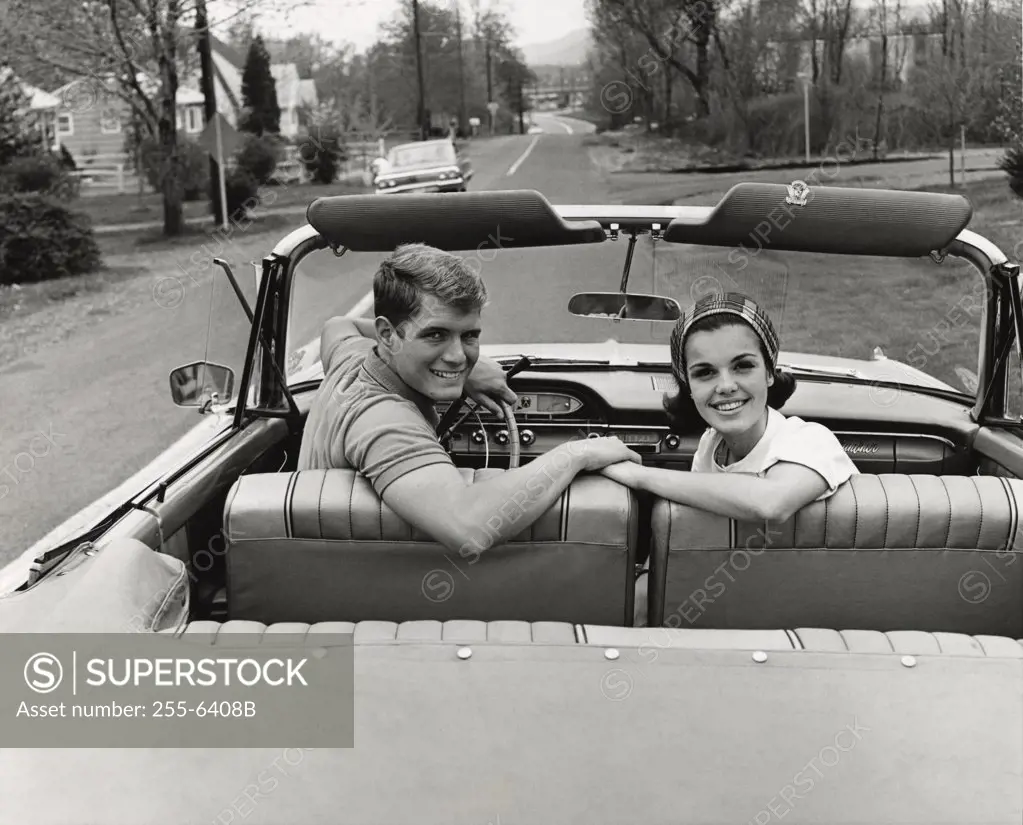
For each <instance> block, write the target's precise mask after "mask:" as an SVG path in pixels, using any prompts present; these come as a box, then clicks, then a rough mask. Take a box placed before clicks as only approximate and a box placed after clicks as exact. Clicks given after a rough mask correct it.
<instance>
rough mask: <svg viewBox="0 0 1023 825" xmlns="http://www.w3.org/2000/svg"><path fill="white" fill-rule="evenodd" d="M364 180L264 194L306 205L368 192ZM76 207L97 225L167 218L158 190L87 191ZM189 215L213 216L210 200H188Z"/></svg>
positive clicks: (277, 204) (278, 203) (280, 202)
mask: <svg viewBox="0 0 1023 825" xmlns="http://www.w3.org/2000/svg"><path fill="white" fill-rule="evenodd" d="M366 191H369V190H367V188H366V187H364V186H363V185H362V184H361V183H352V182H335V183H332V184H328V185H323V184H315V183H291V184H287V185H283V184H282V185H279V186H265V187H262V189H261V190H260V193H261V195H263V197H264V198H265V199H266V200H267V201H268V202H269V203H272V207H270V208H274V209H277V208H281V207H288V206H305V205H307V204H309V203H311V202H312V201H314V200H316V198H319V197H324V196H327V195H353V194H357V193H359V192H366ZM75 208H76V209H78V210H80V211H82V212H85V213H86V214H87V215H89V217H90V218H92V222H93V224H94V225H96V226H101V225H105V224H124V223H143V222H148V221H161V222H162V221H163V199H162V196H161V195H160V194H159V193H157V192H150V193H147V194H144V195H142V196H141V197H140V196H139V195H138V194H137V193H135V194H129V193H124V194H102V195H87V196H84V197H81V198H79V199H78V200H77V201H76V202H75ZM184 213H185V218H186V220H187V219H192V218H206V217H210V215H211V212H210V205H209V201H207V200H205V199H204V200H201V201H194V202H190V203H185V204H184Z"/></svg>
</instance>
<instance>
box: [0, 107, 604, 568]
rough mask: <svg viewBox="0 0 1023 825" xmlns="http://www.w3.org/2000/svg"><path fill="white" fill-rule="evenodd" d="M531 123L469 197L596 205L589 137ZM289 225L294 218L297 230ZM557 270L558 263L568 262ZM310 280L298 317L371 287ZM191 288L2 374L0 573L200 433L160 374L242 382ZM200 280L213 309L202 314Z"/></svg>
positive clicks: (229, 311)
mask: <svg viewBox="0 0 1023 825" xmlns="http://www.w3.org/2000/svg"><path fill="white" fill-rule="evenodd" d="M543 120H544V123H545V126H546V127H547V130H548V131H547V133H545V134H544V135H542V136H539V137H536V136H507V137H501V138H495V139H491V140H486V141H478V142H477V143H476V144H475V145H474V147H473V150H472V152H473V154H472V157H473V162H474V168H475V170H476V175H475V177H474V179H473V183H472V186H473V188H474V189H502V188H523V187H534V188H537V189H540V190H541V191H543V192H544V193H545V194H546V195H547V196H548V197H549V198H550V199H552V200H555V201H561V202H588V201H589V202H594V201H595V202H600V201H601V200H603V199H604V197H605V195H606V192H607V188H606V185H605V183H604V182H603V181H602V180H601V179H600V177H599V175H597V174H596V171H595V169H594V168H593V166H592V164H591V163H590V161H589V159H588V156H587V153H586V152H585V150H584V149H583V148H582V146H581V135H582V134H583V133H586V132H588V131H591V130H592V127H591V126H589V124H585V123H582V122H580V121H568V120H565V119H557V120H556V119H554V118H551V117H546V118H543ZM560 124H564V125H560ZM533 144H535V145H533ZM530 147H531V148H530ZM527 150H529V153H528V155H526V156H525V158H524V159H523V156H524V155H525V153H526V152H527ZM513 167H514V168H513ZM510 171H511V172H512V173H511V174H509V172H510ZM300 221H301V218H300V217H296V226H297V225H299V222H300ZM622 249H623V251H624V247H623V248H622ZM267 251H269V249H268V250H267ZM565 260H566V261H567V262H568V263H569V264H570V263H571V256H566V258H565ZM616 266H617V265H616ZM507 268H508V267H507V266H506V265H505V264H504V262H503V261H502V260H501V258H500V256H499V257H498V258H497V259H495V260H494V261H492V262H490V263H488V264H487V270H486V271H485V272H484V276H485V277H486V278H487V280H488V282H489V283H491V285H492V293H494V294H493V296H492V297H493V298H494V304H495V307H502V308H503V307H505V306H510V305H512V303H517V304H518V305H519V307H523V303H522V296H535V295H537V294H539V295H543V294H544V293H545V292H546V291H547V286H548V285H547V284H545V283H543V282H537V280H536V279H535V277H534V276H535V275H536V274H537V273H534V272H530V271H517V272H515V273H514V274H515V278H514V280H512V279H511V278H505V279H503V280H502V278H501V277H500V272H501V270H502V269H507ZM308 269H309V272H310V274H311V275H312V276H313V277H310V278H308V279H306V283H307V284H309V285H311V286H310V287H309V289H308V290H307V291H306V292H305V293H304V295H305V297H306V298H307V300H308V302H309V305H310V306H312V307H326V308H329V313H328V314H334V313H344V312H349V311H351V310H352V309H353V308H354V307H355V306H356V305H357V304H359V301H360V299H361V298H363V296H365V294H366V293H367V292H368V291H369V289H370V285H371V278H372V270H371V268H370V267H369V265H368V261H367V262H366V265H364V266H361V267H359V268H358V270H357V271H356V272H354V273H352V274H351V275H350V277H346V278H344V279H341V278H337V277H329V276H332V275H333V274H334V273H336V272H338V271H339V270H338V269H337V262H336V261H334V260H333V258H332V256H330V255H329V253H328V255H325V256H321V257H320V258H319V259H318V260H317V262H315V264H311V265H310V267H309V268H308ZM239 274H240V275H241V276H242V277H244V278H245V279H246V280H245V283H246V284H249V285H250V288H249V289H248V292H249V296H250V300H251V299H252V297H253V296H254V293H255V287H254V279H252V280H251V281H250V280H249V279H250V278H251V273H250V272H246V271H244V270H243V271H242V272H241V273H239ZM564 274H565V275H566V284H567V283H568V281H570V280H576V281H578V282H579V283H583V282H585V280H586V277H585V272H577V273H575V274H574V275H572V276H571V277H569V275H570V270H568V269H566V270H565V271H564ZM610 274H611V275H612V277H608V278H604V279H603V281H604V283H602V285H601V287H600V288H606V289H615V288H616V286H617V282H618V279H619V277H620V270H619V272H617V273H616V272H614V271H612V273H610ZM140 277H143V276H140ZM194 278H195V281H196V282H197V283H195V284H193V283H189V280H188V279H187V278H184V277H183V278H182V279H181V280H182V281H183V289H182V287H180V286H176V285H175V284H174V283H173V282H167V283H163V282H158V281H156V280H154V279H152V278H150V279H149V280H150V281H152V283H151V284H149V283H145V284H143V289H144V290H145V291H150V290H151V291H152V300H146V301H144V302H142V305H141V306H138V307H135V308H133V309H132V311H130V312H125V313H123V314H117V315H97V316H96V318H95V320H94V321H90V322H88V323H85V324H82V325H81V326H80V327H79V329H78V330H77V331H76V332H75V333H74V334H72V335H71V337H69V338H68V339H67V340H64V341H62V342H60V343H57V344H53V345H51V346H48V347H45V348H42V349H39V350H38V351H35V352H31V353H28V354H26V355H25V356H24V357H22V358H20V359H18V360H16V361H14V362H13V363H11V364H8V365H7V366H5V367H4V368H3V369H2V370H0V566H2V565H3V564H6V563H7V562H8V561H10V560H11V559H12V558H13V557H15V556H16V555H18V554H20V553H22V552H23V551H24V550H25V549H27V548H28V547H29V546H31V545H32V544H33V543H34V542H35V541H37V540H39V539H40V538H42V537H43V536H44V535H45V534H46V533H47V532H49V531H50V530H51V529H53V528H54V527H56V526H57V525H59V524H60V523H61V522H63V521H64V520H65V519H67V518H69V517H70V516H72V515H74V514H75V513H77V512H78V511H79V510H81V509H82V508H83V507H86V506H87V505H89V504H90V503H91V502H93V501H94V500H95V499H97V498H99V497H100V496H102V495H104V494H105V493H107V492H108V491H110V490H111V489H112V488H114V487H116V486H117V485H119V484H120V483H122V482H123V481H124V480H125V479H126V478H128V477H129V476H131V475H133V474H134V473H136V472H138V471H139V470H140V469H142V468H143V467H144V466H145V465H146V464H147V463H148V462H150V461H152V460H153V459H154V458H155V457H156V456H158V455H159V454H160V452H161V451H162V450H164V449H165V448H166V447H167V446H168V445H169V444H171V443H172V442H173V441H174V440H176V439H177V438H179V437H181V436H182V435H184V434H185V433H186V432H187V431H188V430H190V429H191V428H192V427H194V426H195V425H196V424H197V423H198V422H199V416H198V415H197V414H196V412H195V411H194V410H187V409H181V408H178V407H175V406H173V404H172V403H171V400H170V392H169V387H168V380H167V376H168V373H169V372H170V371H171V370H172V369H173V368H174V367H176V366H178V365H180V364H184V363H187V362H189V361H192V360H196V359H200V358H203V357H204V355H207V349H206V342H207V340H208V339H209V340H210V341H211V342H212V343H211V345H210V347H209V350H208V356H209V358H210V359H211V360H216V361H219V362H221V363H224V364H228V365H231V366H234V367H235V369H236V372H239V373H240V368H241V359H242V356H243V353H244V347H245V344H246V339H245V337H244V329H245V322H244V316H243V314H242V312H241V309H240V308H239V307H238V306H237V305H236V304H235V303H234V299H233V298H232V297H231V296H230V295H229V294H228V292H227V291H226V281H225V279H223V277H218V278H217V279H216V280H213V279H211V277H210V275H209V273H205V274H200V273H194ZM211 282H212V283H215V284H216V298H217V300H216V302H215V305H214V308H213V311H212V313H211V309H210V297H211V286H210V284H211ZM566 300H567V299H566ZM562 305H563V304H562ZM363 306H365V305H363ZM549 309H551V310H552V311H551V312H550V313H549V315H548V317H553V316H559V317H560V315H561V313H560V312H554V311H553V309H554V307H553V305H550V306H549ZM534 310H535V306H534V305H533V302H532V301H531V302H530V306H529V307H528V309H526V310H525V311H524V312H522V313H521V314H522V317H525V318H528V319H529V323H528V325H526V326H524V327H518V328H517V326H516V323H515V321H514V320H513V319H508V320H507V321H506V322H505V324H503V325H499V324H496V323H495V328H494V329H493V330H488V333H489V334H488V337H489V338H490V340H493V341H499V340H505V338H504V337H503V336H504V335H505V334H506V333H510V331H512V330H516V329H518V332H519V333H520V334H519V336H518V338H519V340H527V339H528V338H529V337H530V336H532V337H536V334H537V333H539V332H540V331H541V329H542V326H543V324H544V322H543V317H542V315H541V314H537V313H536V312H535V311H534ZM322 314H323V312H321V313H320V315H322ZM493 315H494V316H496V315H497V313H496V312H495V313H493ZM580 331H581V327H580V328H579V329H577V330H576V333H575V334H581V332H580ZM590 332H592V330H590ZM297 333H298V334H305V331H302V330H298V331H297ZM317 334H318V331H316V332H314V334H312V335H310V336H309V337H310V338H312V337H315V335H317ZM541 337H542V336H541ZM44 436H46V437H44Z"/></svg>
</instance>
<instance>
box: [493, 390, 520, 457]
mask: <svg viewBox="0 0 1023 825" xmlns="http://www.w3.org/2000/svg"><path fill="white" fill-rule="evenodd" d="M498 404H499V406H500V407H501V412H503V413H504V423H505V424H507V425H508V445H509V450H508V469H509V470H514V469H515V468H516V467H518V466H519V456H520V454H521V451H522V450H521V447H520V446H519V425H518V424H517V423H516V421H515V413H514V411H513V410H512V408H511V404H509V403H508V402H507V401H499V402H498Z"/></svg>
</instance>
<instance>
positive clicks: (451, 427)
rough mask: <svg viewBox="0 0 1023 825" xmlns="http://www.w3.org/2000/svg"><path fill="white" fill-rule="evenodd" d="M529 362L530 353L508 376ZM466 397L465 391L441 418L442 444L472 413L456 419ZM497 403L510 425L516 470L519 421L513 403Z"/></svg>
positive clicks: (511, 454) (510, 458)
mask: <svg viewBox="0 0 1023 825" xmlns="http://www.w3.org/2000/svg"><path fill="white" fill-rule="evenodd" d="M529 364H530V359H529V356H528V355H524V356H522V358H520V359H519V360H518V362H516V363H515V364H514V365H513V366H512V367H510V368H509V369H508V370H506V371H505V375H506V377H507V378H511V377H512V376H513V375H515V374H516V373H518V372H521V371H522V370H524V369H525V368H526V367H528V366H529ZM466 397H467V395H466V393H465V392H463V393H462V397H461V398H460V399H458V401H457V402H455V403H454V404H451V405H450V406H449V407H448V408H447V410H446V411H445V413H444V416H443V418H441V420H440V423H439V424H438V425H437V437H438V438H439V439H440V442H441V444H444V445H445V446H446V444H447V441H448V439H450V437H451V434H452V433H453V432H454V431H455V428H456V427H457V426H458V425H459V424H461V423H462V422H463V421H465V419H466V418H468V417H469V416H470V415H472V411H471V410H466V412H465V413H464V414H463V415H462V416H461V417H460V418H458V420H457V421H456V420H455V418H456V416H458V413H459V412H461V411H462V407H463V406H465V399H466ZM497 404H498V406H499V407H500V408H501V412H502V413H503V414H504V422H505V424H506V425H507V427H508V442H509V451H508V469H509V470H514V469H515V468H516V467H518V466H519V460H520V456H521V451H522V448H521V446H520V444H519V425H518V422H516V421H515V413H514V412H513V411H512V408H511V405H510V404H508V402H507V401H498V402H497Z"/></svg>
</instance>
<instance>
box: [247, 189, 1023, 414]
mask: <svg viewBox="0 0 1023 825" xmlns="http://www.w3.org/2000/svg"><path fill="white" fill-rule="evenodd" d="M555 209H557V210H558V211H559V212H561V213H562V216H563V217H564V218H565V219H566V220H594V219H596V220H599V221H600V223H601V225H602V226H603V227H604V230H605V234H606V237H607V238H609V239H610V238H611V237H612V233H614V234H617V233H618V231H620V229H619V227H620V226H621V223H622V221H620V220H618V219H616V218H614V217H612V216H613V215H614V214H615V213H614V212H612V210H610V209H606V208H605V209H600V208H598V207H586V208H582V207H579V206H569V207H561V206H555ZM677 210H678V207H675V208H674V210H669V209H666V210H665V211H666V212H669V211H677ZM642 211H643V212H644V213H650V214H644V215H643V217H642V218H639V217H638V215H637V216H636V217H635V218H633V216H631V215H630V216H629V217H630V218H632V220H629V221H628V222H629V223H630V224H633V223H634V222H636V221H637V219H638V222H642V223H645V224H646V225H647V228H648V230H649V229H652V228H653V227H652V226H651V223H652V224H660V226H662V227H663V226H664V225H665V224H666V223H667V220H668V218H667V214H666V215H665V217H664V218H659V216H658V215H654V214H652V213H654V212H657V211H658V209H657V208H644V209H642ZM658 218H659V219H658ZM616 224H617V225H618V226H615V225H616ZM327 248H332V249H333V247H331V246H330V244H329V243H328V242H327V241H326V240H325V239H324V238H323V237H322V236H320V235H319V233H318V232H317V231H316V230H315V229H313V227H311V226H309V225H308V224H307V225H305V226H303V227H301V228H299V229H297V230H295V231H294V232H292V233H291V234H290V235H288V236H287V237H286V238H285V239H283V240H282V241H281V242H280V243H279V244H278V245H277V246H276V247H275V248H274V251H273V256H274V257H275V258H277V259H279V260H280V261H281V263H282V265H283V266H282V269H283V277H282V278H281V279H280V280H279V281H278V282H277V283H276V284H275V286H274V292H275V293H276V294H275V296H274V297H273V298H272V303H273V304H274V306H275V307H276V308H277V311H276V321H275V323H274V324H273V325H272V327H268V328H267V329H268V331H269V330H270V329H272V330H273V340H274V342H275V344H274V346H275V348H276V358H277V361H278V363H279V364H280V365H281V368H282V369H285V361H286V352H285V349H286V346H287V341H286V340H285V338H286V335H287V324H288V312H289V309H290V296H291V291H292V287H293V281H294V278H295V277H296V274H297V273H298V267H299V265H300V264H301V262H302V260H303V259H304V258H305V257H306V255H309V254H312V253H313V252H316V251H319V250H323V249H327ZM333 251H334V254H335V255H338V254H339V252H340V254H344V250H343V248H342V249H341V250H338V249H334V250H333ZM931 257H932V259H933V260H934V261H935V263H936V264H940V263H941V261H943V260H944V259H945V258H946V257H955V258H960V259H963V260H965V261H966V262H968V263H969V264H971V266H972V267H973V268H974V269H976V270H977V272H978V274H979V275H980V276H981V278H983V279H984V282H985V284H986V285H987V286H988V288H987V289H986V295H987V303H986V305H985V306H984V309H983V312H982V316H981V322H980V347H979V350H980V352H979V353H978V386H977V392H976V393H975V394H970V393H956V394H955V395H956V397H957V400H958V401H961V402H962V403H967V404H969V403H970V402H971V401H972V409H971V418H973V420H975V421H977V422H978V423H980V424H988V423H990V424H1003V425H1004V424H1006V423H1013V422H1014V420H1013V419H1010V418H1007V417H1006V402H1007V387H1008V380H1009V373H1008V370H1007V362H1003V363H1002V364H1001V365H1000V368H999V369H997V371H996V367H998V366H999V365H998V363H997V348H1000V347H1002V346H1004V345H1005V339H1006V335H1007V334H1008V330H1009V329H1010V328H1012V329H1013V331H1014V332H1013V334H1015V335H1016V341H1015V345H1016V347H1017V350H1020V349H1021V346H1020V344H1021V341H1023V334H1017V333H1016V332H1015V330H1017V329H1018V330H1021V331H1023V312H1021V313H1020V315H1019V316H1018V317H1017V316H1016V315H1015V314H1014V312H1013V302H1012V300H1011V297H1012V296H1011V291H1010V286H1011V285H1012V284H1013V283H1015V284H1016V289H1017V290H1018V289H1019V287H1020V284H1019V281H1018V279H1019V267H1018V266H1017V265H1015V264H1009V263H1008V259H1007V257H1006V256H1005V254H1004V253H1002V252H1001V250H1000V249H998V247H997V246H995V245H994V244H993V243H991V242H990V241H988V240H987V239H986V238H984V237H983V236H981V235H979V234H977V233H975V232H973V231H971V230H963V231H962V232H960V233H959V235H958V236H957V237H956V239H955V240H954V241H953V242H952V243H951V244H950V245H949V246H948V248H947V249H945V250H942V251H941V252H940V253H935V254H932V256H931ZM1017 300H1018V299H1017ZM998 319H1001V322H1000V323H996V321H997V320H998ZM251 343H252V342H250V344H251ZM264 379H265V381H264V387H273V386H274V385H275V384H277V383H278V382H277V379H276V377H275V376H274V375H273V373H272V372H268V371H264ZM821 380H836V381H837V380H841V382H842V383H846V382H848V383H857V382H859V383H864V382H866V383H869V381H868V380H867V379H856V378H853V377H843V376H833V375H826V376H821ZM286 381H287V387H288V388H289V389H290V388H292V387H294V388H296V389H297V388H299V387H301V388H302V389H306V388H308V387H309V385H310V381H309V380H308V379H299V380H296V381H295V382H292V381H291V379H290V377H287V376H286ZM875 383H876V382H875ZM908 388H909V389H912V390H913V391H918V390H919V391H920V392H921V393H926V391H927V388H926V387H916V386H911V387H908ZM985 393H986V394H987V396H988V397H987V403H986V404H985V403H983V402H984V395H985ZM941 395H942V396H943V397H949V396H950V395H952V393H950V392H947V391H942V392H941ZM276 396H277V398H276V402H275V404H276V407H274V405H273V404H271V403H268V402H269V401H270V399H268V398H265V397H263V396H262V395H261V396H260V399H259V408H261V409H259V408H253V409H252V412H257V410H258V411H260V412H264V411H265V413H268V414H273V415H281V414H282V413H283V408H282V402H283V394H282V393H281V392H280V391H278V392H277V393H276ZM236 412H237V414H238V415H239V416H241V415H242V412H243V411H242V410H238V411H236ZM284 414H286V413H284Z"/></svg>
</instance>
